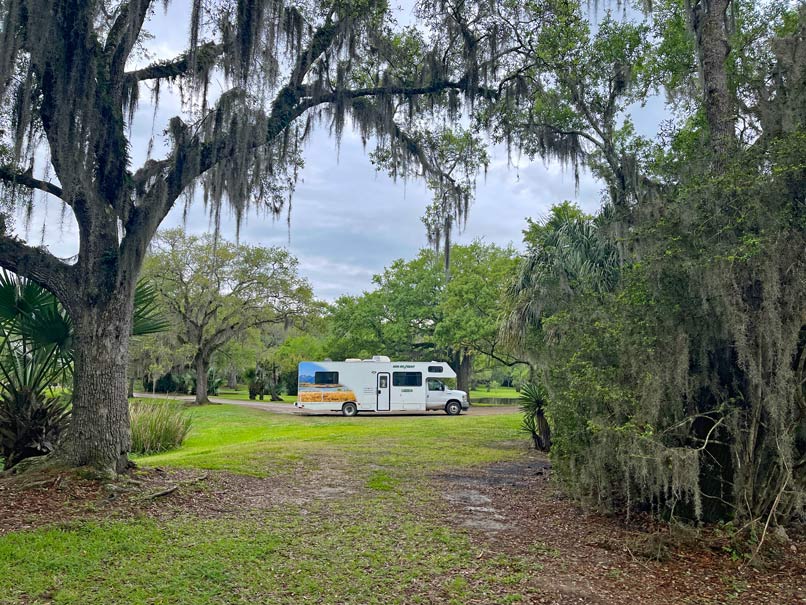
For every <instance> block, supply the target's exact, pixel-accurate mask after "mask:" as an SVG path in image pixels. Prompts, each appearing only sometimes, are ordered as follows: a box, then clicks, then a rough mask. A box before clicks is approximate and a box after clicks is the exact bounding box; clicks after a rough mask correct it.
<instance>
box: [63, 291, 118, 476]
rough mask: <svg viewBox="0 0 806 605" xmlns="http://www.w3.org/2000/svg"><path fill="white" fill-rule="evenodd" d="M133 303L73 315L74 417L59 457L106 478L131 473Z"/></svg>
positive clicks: (114, 301) (112, 302) (113, 301)
mask: <svg viewBox="0 0 806 605" xmlns="http://www.w3.org/2000/svg"><path fill="white" fill-rule="evenodd" d="M131 298H132V297H131V296H130V295H129V294H128V293H127V292H123V293H118V294H116V295H114V296H111V297H110V298H108V299H106V300H105V301H103V302H99V303H98V304H96V305H94V306H93V305H87V306H86V307H85V308H84V310H83V311H81V312H80V313H74V314H73V322H74V330H75V333H74V340H75V342H74V367H73V411H72V417H71V420H70V426H69V428H68V430H67V431H66V433H65V435H64V437H63V438H62V442H61V444H60V447H59V449H58V450H57V457H58V458H59V460H61V461H63V462H65V463H67V464H69V465H70V466H92V467H94V468H95V469H97V470H99V471H102V472H106V473H109V474H111V473H121V472H123V471H125V470H126V469H127V468H128V467H129V460H128V457H127V454H128V452H129V450H130V449H131V431H130V428H129V404H128V399H127V394H128V383H127V380H126V368H127V362H128V351H129V335H130V333H131V316H132V313H131V311H132V299H131Z"/></svg>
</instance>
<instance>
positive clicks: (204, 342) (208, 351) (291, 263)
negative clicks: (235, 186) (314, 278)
mask: <svg viewBox="0 0 806 605" xmlns="http://www.w3.org/2000/svg"><path fill="white" fill-rule="evenodd" d="M297 265H298V263H297V259H296V258H294V257H293V256H292V255H291V254H290V253H289V252H288V251H287V250H284V249H281V248H266V247H262V246H250V245H246V244H234V243H230V242H226V241H222V240H220V239H218V240H217V239H216V238H215V237H213V236H212V235H206V236H203V237H196V236H190V235H187V234H185V233H184V232H183V231H182V230H180V229H174V230H168V231H165V232H163V233H161V234H159V235H158V236H157V237H156V238H155V240H154V243H153V247H152V250H151V254H150V255H149V257H148V258H147V260H146V264H145V274H146V275H147V276H149V278H150V280H151V282H152V283H153V284H154V288H155V290H156V292H157V293H158V296H159V297H160V301H161V303H162V305H164V307H165V308H166V309H167V310H168V312H169V313H170V316H171V320H172V324H173V328H174V330H173V334H172V336H173V337H174V339H175V341H176V345H178V346H176V345H175V346H174V347H167V348H168V351H169V352H170V351H171V350H173V351H174V352H175V353H177V352H178V353H179V354H177V355H174V356H173V358H172V359H170V362H171V365H172V366H174V367H177V366H178V367H187V366H191V367H192V369H193V371H194V372H195V375H196V379H197V382H200V379H199V377H200V376H203V377H207V374H208V371H209V369H210V367H211V363H212V362H213V358H214V356H215V355H216V354H218V353H219V352H220V351H224V350H225V349H226V348H227V347H228V346H229V345H230V344H231V343H233V342H241V343H242V344H244V343H245V342H246V341H247V340H249V339H250V338H254V339H255V340H256V341H258V343H257V346H258V348H260V347H261V343H260V339H261V337H262V336H263V335H264V333H267V332H269V331H270V330H271V329H272V328H273V327H277V326H282V327H283V328H288V327H290V326H291V325H292V324H293V323H294V322H296V321H301V320H302V319H303V318H304V317H305V316H306V314H307V313H308V310H309V305H310V303H311V302H312V296H313V295H312V292H311V288H310V285H309V284H308V283H307V282H306V281H305V280H304V279H303V278H301V277H300V276H299V274H298V269H297ZM155 344H157V345H159V343H155ZM263 346H264V347H265V345H263ZM157 348H159V347H157ZM229 349H230V353H232V346H229ZM182 355H184V357H185V358H184V359H181V356H182ZM144 365H145V364H144ZM166 369H169V368H163V369H162V371H163V372H164V371H165V370H166ZM207 391H209V387H208V388H207V389H202V392H197V399H198V402H199V403H201V402H202V401H203V400H204V399H205V396H204V394H205V393H206V392H207Z"/></svg>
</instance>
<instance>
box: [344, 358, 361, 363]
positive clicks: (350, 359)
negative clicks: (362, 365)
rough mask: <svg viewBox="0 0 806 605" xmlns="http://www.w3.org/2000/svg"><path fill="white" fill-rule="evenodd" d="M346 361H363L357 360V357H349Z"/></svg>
mask: <svg viewBox="0 0 806 605" xmlns="http://www.w3.org/2000/svg"><path fill="white" fill-rule="evenodd" d="M344 361H346V362H348V363H355V362H356V361H361V360H360V359H359V358H357V357H348V358H347V359H345V360H344Z"/></svg>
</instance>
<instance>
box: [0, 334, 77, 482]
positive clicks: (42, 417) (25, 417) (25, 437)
mask: <svg viewBox="0 0 806 605" xmlns="http://www.w3.org/2000/svg"><path fill="white" fill-rule="evenodd" d="M4 344H5V345H6V346H4V347H3V348H4V349H7V350H5V351H3V352H2V356H1V357H0V375H2V387H1V388H0V456H2V457H3V461H4V468H5V469H10V468H11V467H13V466H14V465H15V464H17V463H18V462H19V461H21V460H24V459H25V458H30V457H32V456H43V455H45V454H48V453H50V452H51V451H52V450H53V447H54V446H55V444H56V442H57V441H58V439H59V436H60V435H61V433H62V431H64V429H65V428H67V424H68V422H69V418H70V400H69V397H66V396H64V395H57V394H54V392H53V391H51V389H50V385H51V384H52V382H54V381H55V380H58V379H59V378H61V377H63V375H64V367H63V366H62V360H60V359H59V357H58V355H56V354H55V350H54V349H53V348H51V349H50V350H45V349H35V350H33V351H30V350H27V349H26V348H25V347H24V346H19V343H16V344H17V345H18V347H17V348H16V349H15V348H11V350H8V349H9V347H8V346H7V345H8V341H6V342H5V343H4Z"/></svg>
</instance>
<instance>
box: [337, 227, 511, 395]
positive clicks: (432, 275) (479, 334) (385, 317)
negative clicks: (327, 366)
mask: <svg viewBox="0 0 806 605" xmlns="http://www.w3.org/2000/svg"><path fill="white" fill-rule="evenodd" d="M516 264H517V261H516V259H515V251H514V250H513V249H512V248H501V247H499V246H496V245H494V244H487V243H483V242H480V241H475V242H472V243H471V244H469V245H466V246H460V245H453V246H452V247H451V264H450V275H449V276H447V275H446V274H445V271H444V269H443V266H444V256H443V255H442V254H438V253H437V252H435V251H434V250H430V249H424V250H421V251H420V253H419V254H418V255H417V257H416V258H414V259H412V260H410V261H404V260H402V259H401V260H396V261H394V262H393V263H392V265H391V266H390V267H388V268H386V269H385V270H384V272H383V273H382V274H381V275H377V276H375V278H374V281H375V283H376V285H377V288H376V289H375V290H374V291H372V292H365V293H364V294H363V295H361V296H357V297H342V298H340V299H338V300H337V301H336V303H335V305H334V308H333V311H332V315H331V320H332V331H333V338H332V339H331V341H330V343H329V346H328V353H329V356H330V357H332V358H334V359H344V358H347V357H359V358H366V357H369V356H371V355H374V354H378V353H383V354H386V355H390V356H392V357H394V358H399V359H421V360H430V359H437V358H447V359H448V360H449V361H450V362H451V363H453V365H454V369H455V370H457V371H459V370H460V366H463V365H464V367H465V368H469V367H470V365H471V364H470V360H471V359H472V358H473V357H474V356H476V355H481V356H485V357H487V358H489V359H492V360H495V361H496V363H500V362H502V361H503V362H505V363H508V364H517V363H522V362H521V361H520V360H518V359H517V358H514V357H512V356H511V355H509V354H508V352H507V350H506V349H504V348H502V346H501V339H500V334H499V330H498V325H499V321H500V302H501V295H502V291H503V289H504V288H505V286H506V284H507V283H508V281H509V279H510V276H511V275H512V273H513V271H514V270H515V267H516ZM466 386H468V387H469V385H466Z"/></svg>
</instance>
